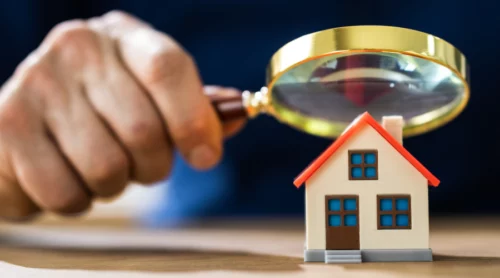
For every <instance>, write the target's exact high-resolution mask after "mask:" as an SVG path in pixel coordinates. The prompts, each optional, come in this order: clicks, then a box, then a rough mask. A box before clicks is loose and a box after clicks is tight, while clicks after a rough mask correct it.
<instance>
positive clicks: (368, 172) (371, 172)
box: [365, 167, 377, 178]
mask: <svg viewBox="0 0 500 278" xmlns="http://www.w3.org/2000/svg"><path fill="white" fill-rule="evenodd" d="M375 176H377V170H375V167H366V168H365V177H367V178H374V177H375Z"/></svg>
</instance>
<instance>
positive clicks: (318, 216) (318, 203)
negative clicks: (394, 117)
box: [305, 125, 429, 249]
mask: <svg viewBox="0 0 500 278" xmlns="http://www.w3.org/2000/svg"><path fill="white" fill-rule="evenodd" d="M349 149H377V150H378V178H379V179H378V180H363V181H351V180H349V176H348V150H349ZM305 186H306V248H307V249H325V246H326V238H325V233H326V231H325V230H326V227H325V225H326V224H325V222H326V221H325V195H343V194H357V195H359V225H360V248H361V249H403V248H412V249H419V248H429V242H428V240H429V218H428V217H429V216H428V213H429V212H428V185H427V180H426V178H425V177H423V176H422V174H421V173H420V172H418V171H417V170H416V169H415V168H414V167H413V166H412V165H411V164H410V163H409V162H408V161H407V160H406V159H405V158H404V157H403V156H402V155H401V154H400V153H399V152H398V151H396V150H395V149H394V148H393V147H392V146H391V145H390V144H389V143H388V142H387V141H386V140H385V139H384V138H383V137H382V136H380V135H379V133H378V132H377V131H376V130H375V129H373V128H372V127H371V126H369V125H366V126H365V127H363V128H362V129H361V130H359V131H358V132H357V133H356V134H354V135H353V136H351V138H349V139H348V141H347V142H346V143H344V145H342V146H341V147H340V148H339V149H338V150H337V151H336V152H335V154H333V155H332V156H331V157H330V158H329V159H328V160H327V161H326V162H325V163H324V164H323V165H322V167H321V168H320V169H318V170H317V171H316V173H314V174H313V176H312V177H311V178H309V180H308V181H307V182H306V185H305ZM378 194H410V195H411V223H412V229H411V230H377V195H378ZM340 240H341V239H340Z"/></svg>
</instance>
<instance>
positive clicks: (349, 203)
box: [344, 199, 356, 210]
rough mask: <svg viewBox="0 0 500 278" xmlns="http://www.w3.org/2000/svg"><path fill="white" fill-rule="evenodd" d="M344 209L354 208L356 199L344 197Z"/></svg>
mask: <svg viewBox="0 0 500 278" xmlns="http://www.w3.org/2000/svg"><path fill="white" fill-rule="evenodd" d="M344 210H356V199H344Z"/></svg>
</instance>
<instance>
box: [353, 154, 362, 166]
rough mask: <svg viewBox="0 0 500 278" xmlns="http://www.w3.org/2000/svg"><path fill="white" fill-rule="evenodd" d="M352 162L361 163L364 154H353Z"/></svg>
mask: <svg viewBox="0 0 500 278" xmlns="http://www.w3.org/2000/svg"><path fill="white" fill-rule="evenodd" d="M351 163H352V164H361V163H363V155H362V154H360V153H353V154H351Z"/></svg>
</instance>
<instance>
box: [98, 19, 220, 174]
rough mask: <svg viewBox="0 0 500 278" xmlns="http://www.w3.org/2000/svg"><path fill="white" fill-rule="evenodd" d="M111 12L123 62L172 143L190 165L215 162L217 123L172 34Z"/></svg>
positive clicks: (186, 56) (203, 166) (192, 65)
mask: <svg viewBox="0 0 500 278" xmlns="http://www.w3.org/2000/svg"><path fill="white" fill-rule="evenodd" d="M112 17H114V19H113V20H108V21H107V22H108V23H107V24H109V25H110V26H112V29H113V32H114V35H115V36H116V37H117V38H118V40H117V42H118V48H119V50H120V54H121V55H122V59H123V62H124V64H125V65H126V66H127V67H128V69H129V70H130V71H131V73H132V74H133V75H134V76H135V77H136V78H137V79H138V81H139V82H140V83H141V84H142V85H143V86H144V88H145V89H146V91H148V92H149V94H150V96H151V99H152V100H153V102H154V103H155V104H156V107H157V108H158V110H159V113H160V114H161V115H162V117H163V119H164V121H165V124H166V128H167V130H168V131H169V134H170V137H171V138H172V140H173V141H174V144H175V145H176V146H177V148H178V149H179V151H180V152H181V154H182V155H183V156H184V157H185V159H186V160H187V161H188V162H189V163H190V164H191V165H192V166H194V167H195V168H198V169H206V168H209V167H212V166H213V165H215V163H217V162H218V161H219V159H220V157H221V153H222V139H223V134H222V126H221V123H220V121H219V119H218V118H217V114H216V112H215V111H214V109H213V107H212V106H211V104H210V101H209V99H208V98H207V97H206V96H205V95H204V90H203V85H202V82H201V80H200V77H199V74H198V70H197V67H196V65H195V63H194V61H193V59H192V58H191V56H190V55H189V54H188V53H187V52H186V51H185V50H184V49H183V48H182V47H181V46H180V45H179V44H178V43H177V42H176V41H175V40H174V39H172V38H171V37H169V36H167V35H165V34H163V33H161V32H158V31H156V30H154V29H152V28H149V27H148V26H147V25H145V24H143V23H142V22H140V21H139V20H137V19H135V18H132V17H131V16H127V15H125V16H123V17H122V18H121V19H122V20H121V21H120V20H119V19H118V20H117V19H116V17H118V18H119V17H120V15H119V14H118V15H117V14H114V15H113V16H112ZM122 22H124V23H122Z"/></svg>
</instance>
